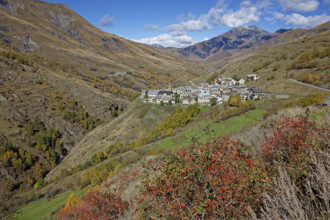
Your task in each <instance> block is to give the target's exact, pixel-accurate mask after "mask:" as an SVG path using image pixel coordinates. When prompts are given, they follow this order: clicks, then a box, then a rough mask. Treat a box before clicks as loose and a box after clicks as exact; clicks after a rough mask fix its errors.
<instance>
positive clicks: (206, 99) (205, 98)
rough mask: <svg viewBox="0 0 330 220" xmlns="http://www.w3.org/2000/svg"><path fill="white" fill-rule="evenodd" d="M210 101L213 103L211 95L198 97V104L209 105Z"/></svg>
mask: <svg viewBox="0 0 330 220" xmlns="http://www.w3.org/2000/svg"><path fill="white" fill-rule="evenodd" d="M210 103H211V97H210V96H200V97H198V104H201V105H209V104H210Z"/></svg>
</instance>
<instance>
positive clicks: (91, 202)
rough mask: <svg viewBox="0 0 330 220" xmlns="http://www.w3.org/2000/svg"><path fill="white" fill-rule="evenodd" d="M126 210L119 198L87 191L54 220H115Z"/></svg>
mask: <svg viewBox="0 0 330 220" xmlns="http://www.w3.org/2000/svg"><path fill="white" fill-rule="evenodd" d="M126 208H127V207H126V204H125V203H123V201H122V200H121V198H120V197H117V196H114V195H113V194H110V193H105V192H99V191H88V192H86V193H85V195H84V196H83V198H82V201H81V202H79V203H78V204H76V205H74V206H68V207H66V208H64V209H63V210H62V211H60V212H59V214H58V216H57V217H56V219H86V220H87V219H116V218H118V217H119V216H120V215H122V214H123V213H124V211H125V210H126Z"/></svg>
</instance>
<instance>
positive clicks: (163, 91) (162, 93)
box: [158, 90, 173, 97]
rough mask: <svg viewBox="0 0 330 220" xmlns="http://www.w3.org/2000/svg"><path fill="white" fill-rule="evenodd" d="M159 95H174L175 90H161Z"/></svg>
mask: <svg viewBox="0 0 330 220" xmlns="http://www.w3.org/2000/svg"><path fill="white" fill-rule="evenodd" d="M158 95H161V96H167V97H172V96H173V92H172V91H169V90H159V92H158Z"/></svg>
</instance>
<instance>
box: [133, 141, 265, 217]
mask: <svg viewBox="0 0 330 220" xmlns="http://www.w3.org/2000/svg"><path fill="white" fill-rule="evenodd" d="M154 164H155V162H152V161H150V162H149V163H148V164H147V165H146V166H147V168H148V170H149V172H148V175H147V177H146V179H145V181H143V183H142V189H141V198H140V200H139V202H138V206H137V211H138V213H139V214H140V216H141V218H175V219H181V218H183V219H186V218H196V219H198V218H215V219H216V218H218V219H223V218H236V217H244V216H248V212H247V207H248V205H250V206H251V207H252V208H255V207H257V206H258V204H259V203H260V200H261V194H262V193H263V192H264V190H265V187H266V186H267V177H266V175H265V170H264V168H263V167H262V165H261V164H260V163H259V162H258V161H257V160H254V159H252V157H251V156H250V155H248V154H247V153H246V152H243V150H242V146H241V145H240V144H239V143H238V142H233V141H231V140H229V139H226V140H217V141H214V142H210V143H207V144H203V145H200V146H197V147H194V148H192V149H191V148H190V149H185V150H182V151H180V152H178V153H177V154H175V155H171V156H169V157H167V158H165V159H163V160H162V161H161V162H158V163H157V164H156V165H154Z"/></svg>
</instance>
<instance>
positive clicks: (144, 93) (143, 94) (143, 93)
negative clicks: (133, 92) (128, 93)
mask: <svg viewBox="0 0 330 220" xmlns="http://www.w3.org/2000/svg"><path fill="white" fill-rule="evenodd" d="M146 94H147V90H145V89H142V91H141V97H144V96H145V95H146Z"/></svg>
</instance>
